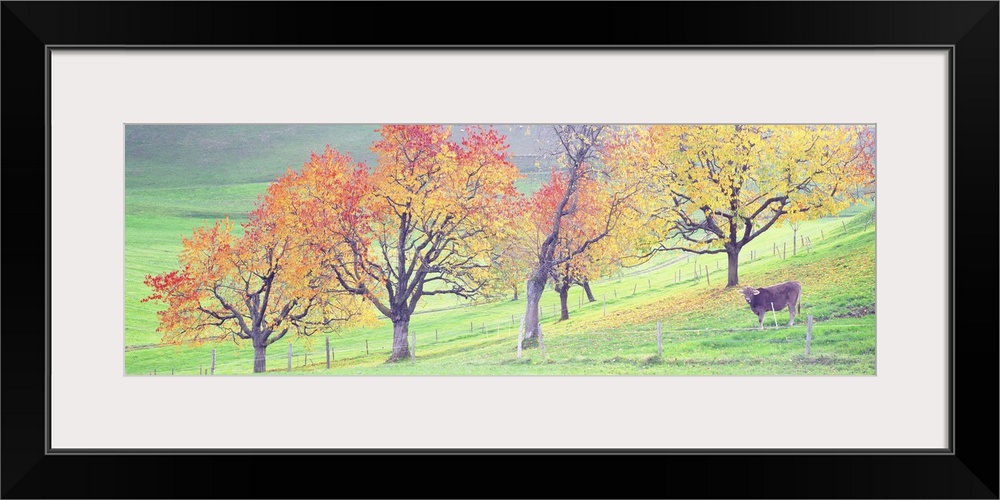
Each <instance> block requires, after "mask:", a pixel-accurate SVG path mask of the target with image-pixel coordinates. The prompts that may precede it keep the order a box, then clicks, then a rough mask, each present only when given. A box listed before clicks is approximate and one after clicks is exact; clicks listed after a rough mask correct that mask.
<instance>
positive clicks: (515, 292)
mask: <svg viewBox="0 0 1000 500" xmlns="http://www.w3.org/2000/svg"><path fill="white" fill-rule="evenodd" d="M514 300H515V301H517V287H516V286H515V287H514Z"/></svg>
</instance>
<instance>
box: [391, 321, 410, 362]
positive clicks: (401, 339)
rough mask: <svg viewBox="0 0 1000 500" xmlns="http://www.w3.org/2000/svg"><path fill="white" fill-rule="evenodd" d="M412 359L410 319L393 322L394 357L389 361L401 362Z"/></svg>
mask: <svg viewBox="0 0 1000 500" xmlns="http://www.w3.org/2000/svg"><path fill="white" fill-rule="evenodd" d="M409 357H410V318H408V317H406V318H403V317H399V318H394V319H393V320H392V356H389V359H388V360H387V361H400V360H404V359H407V358H409Z"/></svg>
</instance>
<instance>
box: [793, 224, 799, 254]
mask: <svg viewBox="0 0 1000 500" xmlns="http://www.w3.org/2000/svg"><path fill="white" fill-rule="evenodd" d="M797 234H798V230H796V229H793V230H792V256H793V257H794V256H795V249H797V248H798V245H797V243H798V241H799V240H797V239H795V235H797Z"/></svg>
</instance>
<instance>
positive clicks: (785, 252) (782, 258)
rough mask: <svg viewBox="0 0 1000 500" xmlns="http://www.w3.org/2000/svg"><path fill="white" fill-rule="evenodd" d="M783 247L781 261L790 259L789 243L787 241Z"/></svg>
mask: <svg viewBox="0 0 1000 500" xmlns="http://www.w3.org/2000/svg"><path fill="white" fill-rule="evenodd" d="M781 247H782V248H783V250H782V251H781V260H785V258H786V257H788V242H787V241H786V242H784V243H782V244H781Z"/></svg>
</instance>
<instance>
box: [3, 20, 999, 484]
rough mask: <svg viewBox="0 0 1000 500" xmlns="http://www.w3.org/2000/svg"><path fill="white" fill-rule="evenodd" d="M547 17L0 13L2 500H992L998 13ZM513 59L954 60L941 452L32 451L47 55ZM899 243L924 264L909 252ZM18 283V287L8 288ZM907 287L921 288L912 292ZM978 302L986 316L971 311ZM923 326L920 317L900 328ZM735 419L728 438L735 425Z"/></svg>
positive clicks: (37, 431) (40, 378) (43, 261)
mask: <svg viewBox="0 0 1000 500" xmlns="http://www.w3.org/2000/svg"><path fill="white" fill-rule="evenodd" d="M554 7H555V8H554V9H551V10H543V9H541V8H539V4H538V3H506V4H491V3H480V2H476V3H444V4H424V3H412V2H411V3H402V4H393V3H382V2H377V3H320V2H305V3H293V2H287V3H270V2H248V3H244V2H220V3H201V2H178V3H160V2H142V3H127V2H65V3H64V2H3V3H2V15H0V21H2V26H0V33H2V37H3V38H2V46H0V50H2V52H0V62H2V73H0V74H2V75H3V84H2V104H3V106H2V130H3V141H2V144H3V148H2V149H0V161H2V167H3V174H4V178H5V179H6V182H4V188H3V194H4V195H6V196H4V204H3V208H4V210H3V222H4V223H5V224H4V229H5V231H4V233H5V234H7V239H6V241H5V244H4V245H3V247H2V254H3V260H4V262H5V263H7V264H8V287H7V293H6V294H4V295H3V299H4V300H3V312H4V313H5V314H4V318H3V322H2V327H3V335H2V337H0V342H2V350H0V355H2V365H0V366H2V375H3V377H2V403H3V404H2V406H0V408H2V432H3V434H2V439H0V446H2V457H3V460H2V479H0V481H2V495H3V497H4V498H38V497H46V498H91V497H99V498H121V497H124V498H214V497H220V498H322V497H339V498H344V497H383V498H417V497H434V498H531V497H564V498H667V497H681V498H997V494H998V479H997V477H998V460H997V459H998V444H997V443H998V439H997V428H998V411H997V409H998V399H997V395H998V390H997V379H998V376H997V374H998V370H997V365H998V354H997V353H998V349H997V347H998V345H997V331H998V328H997V323H996V317H995V316H993V312H995V311H996V310H995V309H993V307H996V304H997V303H998V302H997V300H996V299H997V282H996V276H997V273H996V268H994V267H992V266H993V264H991V263H990V262H989V261H992V262H996V261H995V260H993V259H989V258H983V257H982V256H981V255H980V254H981V253H986V254H987V255H988V256H992V255H996V254H995V252H996V248H997V247H996V242H997V233H996V232H995V231H996V229H995V228H996V227H997V226H996V225H997V215H998V213H997V207H998V203H997V189H998V182H997V180H998V177H997V173H998V169H1000V168H998V165H1000V160H998V135H1000V132H998V117H1000V112H998V94H1000V86H998V77H997V73H998V66H1000V57H998V41H1000V36H998V19H1000V18H998V3H997V2H830V3H827V2H808V3H797V2H776V3H750V2H739V3H724V2H708V3H673V2H671V3H660V2H643V3H625V2H618V3H609V4H605V3H589V2H573V3H569V2H566V3H557V4H555V5H554ZM512 43H516V44H530V45H548V44H557V45H579V44H589V45H608V44H615V45H617V44H630V45H698V46H719V45H724V46H749V45H755V46H761V45H778V46H792V47H802V48H809V47H811V46H816V45H824V46H829V45H845V46H870V45H877V46H890V45H891V46H927V45H949V46H950V45H954V46H955V50H954V53H953V61H954V66H953V68H954V83H955V85H954V88H953V93H954V94H953V95H954V108H953V110H952V111H953V120H954V121H953V127H954V128H953V130H954V134H955V137H956V141H955V144H954V163H953V177H952V188H953V195H952V202H953V205H952V213H951V214H950V215H951V221H952V224H951V232H952V236H953V242H954V247H953V250H952V252H953V253H952V255H951V257H952V264H953V273H952V280H953V281H952V285H953V290H952V301H953V304H952V305H953V308H952V311H953V314H954V320H955V324H956V325H957V326H956V328H955V330H954V331H953V332H952V344H951V345H952V349H953V354H954V359H955V363H954V371H953V379H952V381H953V383H954V391H953V394H952V396H953V404H954V415H955V419H954V422H953V424H954V426H953V429H952V430H953V433H954V434H953V435H954V445H953V451H954V452H955V453H954V454H953V455H952V454H947V453H944V454H936V455H919V456H906V455H873V454H869V453H860V452H859V453H822V454H815V455H811V454H796V455H781V454H763V455H748V454H735V455H716V454H712V455H709V454H695V455H676V454H670V455H664V454H621V455H619V454H608V453H600V454H581V453H559V454H543V453H531V452H521V453H507V454H495V453H488V454H481V455H480V454H473V455H456V454H442V453H398V454H351V455H343V454H341V455H329V454H297V453H295V452H294V450H290V452H289V453H290V454H288V455H277V454H251V453H245V454H225V453H216V454H206V453H202V452H192V453H186V454H162V453H149V454H140V455H123V454H117V453H110V454H101V455H97V456H80V455H46V454H45V449H46V448H45V447H46V443H45V394H46V391H45V383H46V382H45V359H46V352H45V336H44V335H43V333H45V332H42V331H41V330H40V329H39V327H38V325H39V324H41V321H42V320H43V318H45V317H46V314H47V308H46V301H45V300H43V297H47V287H48V281H49V280H48V277H47V254H48V249H47V246H46V240H45V237H46V227H47V226H46V222H47V207H48V204H47V198H46V195H47V187H46V179H45V175H46V172H47V165H46V163H45V151H46V142H45V140H46V139H45V138H46V123H45V119H46V115H45V96H46V81H45V63H46V48H45V46H46V45H69V46H80V45H164V46H176V45H195V46H207V45H227V46H237V45H276V46H282V45H287V46H296V45H327V46H328V45H339V44H354V45H356V44H365V45H383V44H385V45H407V46H408V45H412V44H425V45H466V46H467V45H491V44H512ZM711 77H713V78H723V79H724V78H727V75H724V74H719V75H712V76H711ZM914 147H919V145H914ZM912 236H913V245H914V248H918V247H919V245H920V243H921V237H920V235H919V234H914V235H912ZM961 241H965V244H964V245H960V242H961ZM81 244H85V243H84V242H81ZM961 248H965V250H964V251H962V250H961ZM901 258H906V257H905V256H902V257H901ZM984 266H985V268H984ZM12 268H14V269H15V270H17V271H19V273H18V274H17V275H14V277H11V276H12V275H11V274H10V270H11V269H12ZM908 286H911V284H908ZM912 286H919V282H918V281H917V278H915V281H914V283H913V284H912ZM978 299H983V301H984V302H985V306H979V305H977V304H978ZM931 307H937V305H936V304H934V305H931ZM919 309H920V305H915V307H914V311H919ZM56 313H58V311H57V312H56ZM81 323H82V324H85V322H83V321H81ZM958 325H960V326H958ZM81 333H83V332H81ZM345 410H348V411H349V409H345ZM679 410H681V411H682V410H683V409H679ZM401 418H404V419H405V415H404V416H402V417H401ZM540 418H544V416H541V417H540ZM732 418H733V420H734V422H738V420H739V411H738V409H734V412H733V415H732ZM302 421H311V422H315V421H316V417H314V416H309V417H297V416H295V415H294V414H293V413H292V412H290V414H289V419H288V421H287V422H282V423H280V424H279V426H278V427H277V428H278V429H280V428H281V426H282V425H288V426H293V425H300V424H299V423H300V422H302ZM231 425H243V424H240V423H237V422H233V423H232V424H231ZM525 432H531V430H530V428H526V429H525ZM469 485H471V486H469Z"/></svg>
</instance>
